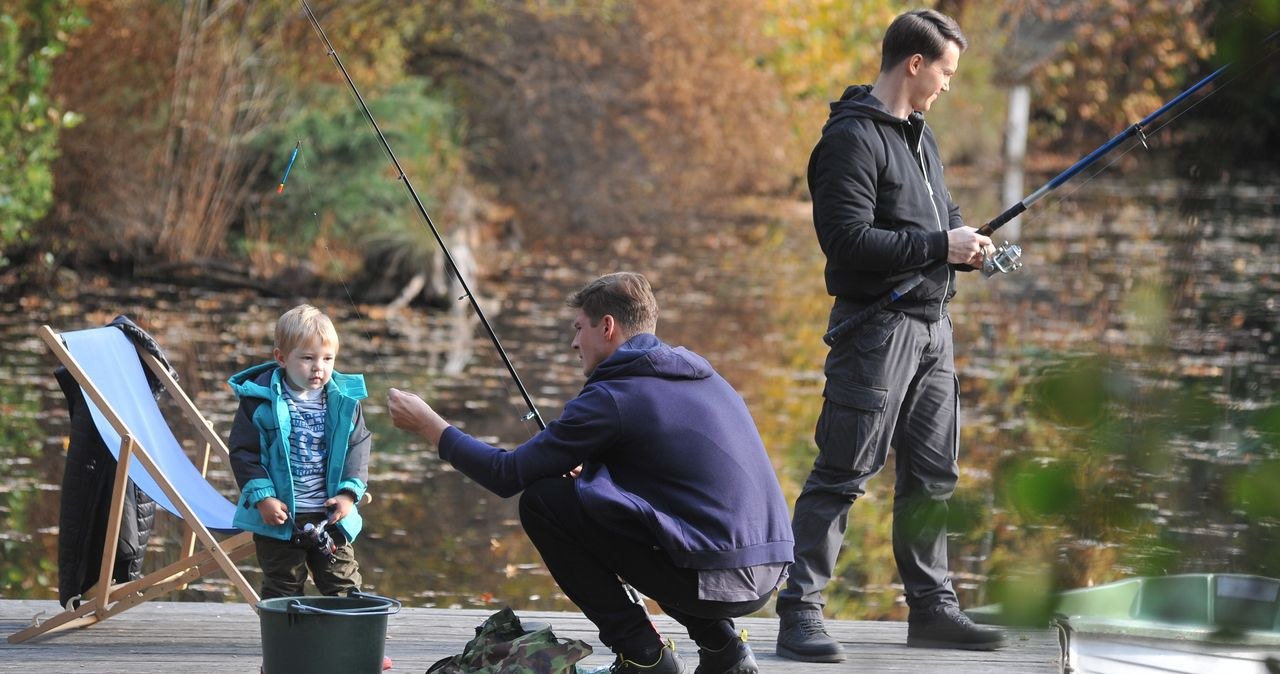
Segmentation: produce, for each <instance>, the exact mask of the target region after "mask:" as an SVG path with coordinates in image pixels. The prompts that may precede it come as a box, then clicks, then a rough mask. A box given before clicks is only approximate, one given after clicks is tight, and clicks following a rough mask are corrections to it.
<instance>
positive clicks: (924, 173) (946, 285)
mask: <svg viewBox="0 0 1280 674" xmlns="http://www.w3.org/2000/svg"><path fill="white" fill-rule="evenodd" d="M898 130H899V131H901V132H902V143H903V144H904V145H906V146H907V151H908V152H911V141H910V140H908V139H907V132H906V130H905V129H903V128H902V127H898ZM923 143H924V133H923V132H921V134H920V140H918V141H916V149H915V153H914V154H915V155H916V159H917V160H918V161H919V162H920V176H921V177H922V178H923V179H924V186H925V189H927V190H929V205H930V206H932V207H933V221H934V222H936V223H938V231H940V232H945V231H947V230H946V229H943V227H942V214H941V213H939V212H938V202H937V201H935V200H934V198H933V185H932V184H931V183H930V182H929V171H928V170H926V169H925V167H924V153H923V152H922V151H921V149H922V145H923ZM950 291H951V274H950V273H949V272H948V273H947V280H946V281H944V282H943V284H942V299H941V300H939V301H938V320H942V308H943V306H945V305H946V303H947V293H948V292H950Z"/></svg>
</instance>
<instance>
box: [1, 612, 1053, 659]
mask: <svg viewBox="0 0 1280 674" xmlns="http://www.w3.org/2000/svg"><path fill="white" fill-rule="evenodd" d="M495 610H496V608H495ZM57 611H58V605H57V602H54V601H27V600H0V632H2V633H3V634H4V635H5V636H6V637H7V636H8V635H9V634H12V633H13V632H16V631H18V630H20V629H22V628H25V627H27V626H28V625H30V624H31V620H32V618H33V617H35V616H36V615H37V614H40V613H42V612H43V614H44V615H43V616H42V617H48V616H50V615H53V614H55V613H56V612H57ZM491 613H492V611H483V610H468V609H425V608H405V609H402V610H401V611H400V613H399V614H396V615H393V616H391V617H390V618H389V619H388V623H387V647H386V653H387V655H388V656H390V657H391V658H392V660H393V661H394V662H395V667H394V668H393V669H392V670H391V671H392V674H394V673H395V672H401V673H402V674H421V673H422V672H424V671H426V669H427V667H429V666H431V664H432V663H434V662H435V661H436V660H439V659H440V658H443V657H446V656H448V655H451V654H453V653H457V652H459V651H460V650H461V649H462V646H463V645H464V644H466V642H467V640H468V639H470V638H471V637H473V636H475V626H476V625H478V624H480V623H481V622H483V621H484V619H485V618H486V617H488V615H489V614H491ZM518 614H519V615H520V616H521V617H522V618H527V619H531V620H539V621H543V622H549V623H551V625H552V627H553V628H554V629H555V632H556V634H557V635H560V636H566V637H574V638H577V639H582V640H584V641H586V642H588V643H590V644H591V646H592V647H593V648H595V653H594V654H593V655H592V656H591V657H590V658H588V659H587V660H586V663H585V664H589V665H600V666H606V665H608V664H609V663H610V662H611V661H612V656H611V654H610V653H609V651H608V650H607V649H606V648H604V646H602V645H601V644H600V641H599V639H598V638H597V637H596V633H595V629H594V628H593V627H592V625H591V624H590V623H589V622H587V620H586V618H584V617H583V616H582V615H580V614H576V613H547V612H519V613H518ZM656 622H657V624H658V627H659V629H661V630H663V631H664V633H666V634H669V635H670V636H671V637H672V638H674V639H675V641H676V650H677V652H679V653H681V654H682V655H683V656H685V658H686V662H688V663H689V671H690V672H691V673H692V671H693V668H694V667H696V666H697V649H696V648H695V647H694V646H693V645H692V643H690V642H689V639H688V636H687V635H685V634H684V633H683V631H682V630H681V629H680V627H679V625H677V624H676V623H675V622H674V621H672V620H671V619H669V618H667V617H666V616H662V615H659V616H657V617H656ZM738 623H739V625H740V626H741V627H745V628H746V629H747V630H748V635H749V642H750V643H751V645H752V648H753V649H754V650H755V653H756V659H757V660H758V661H759V662H760V669H761V671H762V672H768V673H776V674H798V673H800V672H824V671H827V672H833V673H834V672H854V671H856V672H859V673H860V674H870V673H872V672H929V673H939V672H947V673H949V674H965V673H975V672H981V673H983V674H987V673H989V672H991V671H992V670H995V671H999V672H1001V674H1006V673H1015V672H1057V671H1059V665H1058V661H1059V649H1058V641H1057V636H1056V635H1055V633H1054V632H1053V631H1051V630H1049V629H1044V630H1013V631H1011V633H1010V636H1011V641H1012V644H1011V645H1010V646H1009V648H1007V649H1004V650H1001V651H996V652H994V653H981V652H968V651H950V650H946V651H943V650H922V649H916V648H907V647H906V646H905V645H904V643H905V640H906V635H907V626H906V624H905V623H892V622H865V621H863V622H853V621H833V622H831V623H829V625H828V627H829V629H830V630H831V633H832V635H833V636H835V637H836V638H838V639H839V640H840V641H841V642H842V643H843V644H844V646H845V649H846V650H847V652H848V654H849V660H848V661H847V662H845V663H843V664H839V665H814V664H805V663H800V662H792V661H789V660H783V659H780V658H778V657H777V656H776V655H774V654H773V645H774V640H775V639H776V638H777V633H778V622H777V620H775V619H771V618H746V619H743V620H740V621H738ZM261 649H262V645H261V637H260V633H259V623H258V617H257V614H255V613H254V612H253V611H251V610H250V609H249V607H248V606H247V605H245V604H205V603H188V602H150V603H146V604H142V605H140V606H137V607H135V608H133V609H130V610H128V611H126V612H124V613H121V614H120V615H117V616H115V617H113V618H111V619H109V620H106V621H103V622H101V623H98V624H96V625H93V626H91V627H88V628H84V629H74V630H69V631H65V632H60V633H57V634H54V635H53V636H50V637H45V638H43V639H37V640H35V641H33V642H26V643H22V644H10V643H8V642H3V643H2V644H0V673H4V672H23V673H31V672H38V673H45V672H68V673H69V672H93V673H95V674H111V673H115V672H119V673H121V674H124V673H126V672H127V673H129V674H158V673H160V672H164V673H165V674H172V673H173V672H182V673H183V674H221V673H223V672H225V673H227V674H232V673H235V674H256V673H257V671H258V665H259V663H260V661H261V653H262V650H261ZM299 674H306V673H305V672H300V673H299Z"/></svg>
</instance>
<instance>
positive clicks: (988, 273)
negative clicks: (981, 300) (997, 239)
mask: <svg viewBox="0 0 1280 674" xmlns="http://www.w3.org/2000/svg"><path fill="white" fill-rule="evenodd" d="M1021 268H1022V246H1019V245H1018V244H1016V243H1009V242H1008V241H1005V242H1004V243H1002V244H1000V246H999V247H998V248H996V252H994V253H992V254H991V256H990V257H988V258H986V259H984V260H983V261H982V275H983V276H985V277H987V278H991V277H992V276H995V275H996V274H997V273H1000V274H1008V273H1009V272H1012V271H1016V270H1018V269H1021Z"/></svg>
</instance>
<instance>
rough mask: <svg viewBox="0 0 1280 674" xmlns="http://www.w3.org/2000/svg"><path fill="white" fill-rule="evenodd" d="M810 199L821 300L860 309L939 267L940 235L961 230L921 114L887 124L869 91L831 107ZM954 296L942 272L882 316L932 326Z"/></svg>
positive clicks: (812, 161) (814, 161)
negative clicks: (821, 261)
mask: <svg viewBox="0 0 1280 674" xmlns="http://www.w3.org/2000/svg"><path fill="white" fill-rule="evenodd" d="M809 193H810V194H811V195H812V196H813V226H814V228H815V229H816V230H817V234H818V243H819V244H820V245H821V246H822V252H823V253H824V254H825V255H826V256H827V266H826V281H827V292H828V293H830V294H831V295H832V296H835V297H839V298H842V299H845V300H848V301H849V302H852V303H854V304H858V305H866V304H870V303H871V302H874V301H875V300H877V299H879V298H881V297H883V296H885V295H887V294H889V291H890V290H892V289H893V288H894V287H895V286H897V285H898V284H899V283H901V282H902V281H904V280H906V279H907V278H908V277H910V276H912V275H913V274H915V273H917V272H918V271H920V270H921V269H922V268H924V267H926V266H928V265H930V264H932V263H935V262H937V261H940V260H945V259H946V257H947V230H948V229H954V228H956V227H960V226H962V225H964V220H963V219H961V217H960V208H959V207H958V206H956V204H955V202H954V201H952V199H951V193H950V192H948V191H947V187H946V185H945V184H944V183H943V179H942V162H941V161H940V160H939V157H938V144H937V142H936V141H934V138H933V132H932V131H930V130H929V127H928V125H926V124H925V122H924V115H922V114H921V113H919V112H913V113H911V116H910V117H909V118H907V119H902V118H899V117H895V116H893V115H892V114H891V113H890V112H889V110H888V108H886V107H885V106H884V104H883V103H881V102H880V101H879V100H878V99H876V98H875V97H874V96H872V95H871V87H870V86H867V85H862V86H852V87H849V88H848V89H846V90H845V92H844V95H843V96H841V98H840V100H839V101H837V102H835V103H832V104H831V115H830V117H829V118H828V119H827V123H826V125H825V126H824V127H823V128H822V139H821V140H819V141H818V144H817V146H815V147H814V148H813V154H812V155H810V157H809ZM961 268H963V269H966V270H968V269H969V267H968V266H967V265H964V266H961ZM954 294H955V266H954V265H945V266H944V267H943V268H942V269H939V270H938V271H936V272H935V273H934V274H933V275H931V276H929V277H928V278H926V279H925V280H924V282H923V283H921V284H920V285H918V286H916V287H915V288H914V289H912V290H911V291H910V292H908V293H907V294H906V296H904V297H902V298H901V299H899V300H897V301H896V302H894V303H893V304H890V305H889V307H888V308H889V309H892V310H894V311H900V312H903V313H906V314H910V315H912V316H917V317H919V318H922V319H925V320H928V321H936V320H938V319H940V318H941V317H942V316H943V315H944V314H943V311H944V310H945V304H946V302H947V301H948V300H950V299H951V296H952V295H954Z"/></svg>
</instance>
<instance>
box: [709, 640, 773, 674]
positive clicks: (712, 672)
mask: <svg viewBox="0 0 1280 674" xmlns="http://www.w3.org/2000/svg"><path fill="white" fill-rule="evenodd" d="M693 674H760V665H757V664H756V656H755V654H753V653H752V652H751V647H750V646H748V645H747V640H746V639H742V638H737V637H735V638H733V639H730V640H729V643H727V644H725V645H724V646H721V647H720V648H718V649H716V650H714V651H713V650H711V649H710V648H699V649H698V668H697V669H695V670H693Z"/></svg>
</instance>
